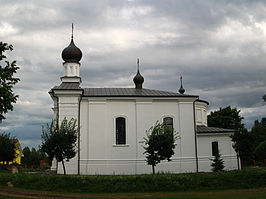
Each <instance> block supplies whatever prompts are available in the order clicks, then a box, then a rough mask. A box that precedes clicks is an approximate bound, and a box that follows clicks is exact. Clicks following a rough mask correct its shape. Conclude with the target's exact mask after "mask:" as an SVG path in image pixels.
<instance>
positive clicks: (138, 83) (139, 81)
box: [133, 70, 144, 88]
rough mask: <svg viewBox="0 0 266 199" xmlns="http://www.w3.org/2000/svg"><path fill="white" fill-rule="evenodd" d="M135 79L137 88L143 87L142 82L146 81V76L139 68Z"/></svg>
mask: <svg viewBox="0 0 266 199" xmlns="http://www.w3.org/2000/svg"><path fill="white" fill-rule="evenodd" d="M133 81H134V83H135V88H142V84H143V82H144V78H143V77H142V75H141V74H140V73H139V70H138V72H137V74H136V76H135V77H134V79H133Z"/></svg>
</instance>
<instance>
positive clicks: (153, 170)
mask: <svg viewBox="0 0 266 199" xmlns="http://www.w3.org/2000/svg"><path fill="white" fill-rule="evenodd" d="M152 174H153V175H154V174H155V167H154V165H152Z"/></svg>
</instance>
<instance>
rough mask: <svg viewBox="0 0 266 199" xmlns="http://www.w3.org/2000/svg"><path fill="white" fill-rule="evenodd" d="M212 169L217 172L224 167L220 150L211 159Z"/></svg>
mask: <svg viewBox="0 0 266 199" xmlns="http://www.w3.org/2000/svg"><path fill="white" fill-rule="evenodd" d="M211 166H212V171H214V172H219V171H223V169H224V160H223V159H222V158H221V154H220V151H218V153H217V154H216V155H215V157H214V159H213V160H212V164H211Z"/></svg>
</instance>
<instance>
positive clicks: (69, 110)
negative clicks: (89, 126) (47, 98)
mask: <svg viewBox="0 0 266 199" xmlns="http://www.w3.org/2000/svg"><path fill="white" fill-rule="evenodd" d="M78 108H79V96H73V95H72V96H70V95H59V97H58V109H59V124H61V122H62V121H63V119H64V118H66V119H67V120H70V119H72V118H74V119H76V120H77V122H78ZM65 167H66V172H67V173H68V174H76V173H77V172H78V157H77V155H76V156H75V157H74V158H72V159H70V160H69V161H65ZM58 173H63V167H62V163H61V162H59V163H58Z"/></svg>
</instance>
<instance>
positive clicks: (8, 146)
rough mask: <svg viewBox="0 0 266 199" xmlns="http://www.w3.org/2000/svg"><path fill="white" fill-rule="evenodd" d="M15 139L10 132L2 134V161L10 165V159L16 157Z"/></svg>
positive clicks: (0, 138) (0, 160) (0, 158)
mask: <svg viewBox="0 0 266 199" xmlns="http://www.w3.org/2000/svg"><path fill="white" fill-rule="evenodd" d="M15 148H16V146H15V139H14V138H11V137H10V134H6V133H1V134H0V162H3V164H4V163H6V166H8V164H9V162H10V161H13V159H14V158H15V157H16V151H15Z"/></svg>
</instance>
